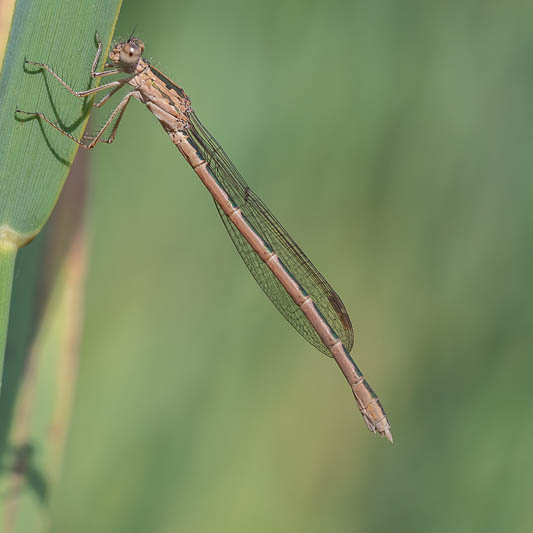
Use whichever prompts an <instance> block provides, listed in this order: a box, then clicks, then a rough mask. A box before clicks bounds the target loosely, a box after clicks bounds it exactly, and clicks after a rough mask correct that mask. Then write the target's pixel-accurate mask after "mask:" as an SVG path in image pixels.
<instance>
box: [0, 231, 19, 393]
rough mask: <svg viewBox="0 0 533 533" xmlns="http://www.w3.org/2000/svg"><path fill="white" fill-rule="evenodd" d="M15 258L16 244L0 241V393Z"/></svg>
mask: <svg viewBox="0 0 533 533" xmlns="http://www.w3.org/2000/svg"><path fill="white" fill-rule="evenodd" d="M16 256H17V246H16V244H15V243H13V242H10V241H6V240H0V391H1V389H2V376H3V371H4V354H5V349H6V339H7V324H8V321H9V307H10V303H11V288H12V286H13V272H14V270H15V257H16Z"/></svg>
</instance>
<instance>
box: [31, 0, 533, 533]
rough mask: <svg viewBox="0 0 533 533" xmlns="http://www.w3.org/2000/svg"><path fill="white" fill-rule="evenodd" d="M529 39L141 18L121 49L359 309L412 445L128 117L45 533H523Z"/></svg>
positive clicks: (375, 374)
mask: <svg viewBox="0 0 533 533" xmlns="http://www.w3.org/2000/svg"><path fill="white" fill-rule="evenodd" d="M532 21H533V4H532V5H529V6H528V5H527V4H525V3H523V2H506V3H503V2H496V1H484V2H480V1H473V0H472V1H464V0H463V1H460V2H459V1H449V2H442V3H439V2H422V1H414V0H406V1H404V2H394V1H385V2H351V1H335V0H332V1H330V2H327V3H326V2H311V1H306V2H303V1H291V2H287V1H286V2H277V1H272V2H260V1H249V0H248V1H243V0H239V1H237V0H228V1H226V2H223V3H222V2H216V1H214V0H211V1H204V0H197V1H195V2H171V1H169V0H166V1H154V2H150V3H149V4H148V5H147V3H146V2H144V1H140V0H130V1H128V2H125V3H124V6H123V9H122V11H121V16H120V19H119V23H118V28H117V33H116V35H117V37H120V38H123V37H127V36H128V34H129V33H130V32H131V31H132V30H133V28H134V27H136V30H135V34H136V35H137V36H138V37H140V38H142V39H143V40H144V41H145V44H146V50H145V52H146V53H145V55H146V57H147V58H148V59H150V60H152V62H153V63H154V64H155V65H156V66H157V67H159V68H160V69H162V70H163V71H164V72H165V73H167V74H168V75H169V76H170V77H171V78H173V79H174V80H175V81H176V82H178V83H179V84H180V85H182V86H183V87H184V88H185V90H186V91H187V92H188V94H189V96H190V97H191V99H192V102H193V106H194V108H195V109H196V111H197V113H198V115H199V117H200V118H201V120H202V121H203V122H204V123H205V124H206V125H207V127H208V128H209V129H210V130H211V132H212V133H213V134H214V135H215V137H216V138H217V139H218V140H219V142H220V143H221V144H222V145H223V146H224V148H225V149H226V151H227V153H228V154H229V155H230V157H231V158H232V160H233V161H234V163H235V164H236V165H237V167H238V168H239V169H240V170H241V172H242V173H243V175H244V176H245V177H246V179H247V180H248V182H249V184H250V186H251V187H252V188H253V189H254V190H255V191H256V192H257V193H258V194H259V196H261V197H262V198H263V199H264V200H265V202H266V203H267V204H268V205H269V206H270V207H271V208H272V210H273V212H274V213H275V214H276V215H277V216H278V218H279V219H280V220H281V221H282V223H283V224H284V226H285V227H286V228H287V229H288V230H289V232H290V233H291V234H292V235H293V237H294V238H295V240H296V241H297V242H298V243H299V244H300V245H301V247H302V248H303V249H304V251H305V252H306V253H307V254H308V255H309V257H310V258H311V259H312V261H313V262H314V263H315V265H316V266H317V267H318V268H319V269H320V270H321V271H322V273H323V274H324V275H325V276H326V278H327V279H328V280H329V281H330V283H331V284H332V285H333V287H334V288H335V289H336V290H337V291H338V292H339V294H340V295H341V297H342V299H343V301H344V303H345V305H346V307H347V308H348V310H349V312H350V314H351V317H352V321H353V322H354V326H355V330H356V347H355V349H354V352H353V353H354V357H355V358H356V360H357V362H358V364H360V366H361V368H362V370H363V371H364V372H365V374H366V375H367V377H368V380H369V382H370V383H371V384H372V386H373V387H374V388H375V389H376V391H377V392H378V394H379V395H380V397H381V399H382V402H383V404H384V406H385V408H386V410H387V413H388V415H389V417H390V420H391V422H392V425H393V428H392V429H393V434H394V437H395V444H394V445H393V446H390V445H389V444H388V443H387V442H386V441H383V440H380V439H378V438H376V437H374V436H372V435H371V434H370V433H369V432H368V431H367V430H366V428H365V426H364V424H363V422H362V420H361V417H360V415H359V413H358V411H357V409H356V407H355V405H354V402H353V398H352V395H351V392H350V390H349V388H348V387H347V385H346V383H345V382H344V378H343V377H342V375H341V374H340V372H339V370H338V369H337V367H336V365H335V364H334V363H333V361H331V360H329V359H328V358H326V357H324V356H322V355H321V354H319V352H317V351H316V350H314V349H313V348H312V346H310V345H308V344H307V343H306V342H305V341H304V340H303V339H302V338H301V337H300V336H299V335H298V334H297V333H296V332H295V331H294V330H293V329H292V328H291V327H290V326H289V325H288V324H287V323H285V321H284V320H283V318H282V317H281V316H280V315H279V314H278V312H277V311H276V309H275V308H274V307H273V306H272V305H271V304H270V303H269V302H268V300H267V299H266V298H265V297H264V295H263V294H262V292H261V290H260V289H259V288H258V287H257V286H256V284H255V282H254V281H253V279H252V278H251V276H250V275H249V274H248V272H247V270H246V268H245V267H244V265H243V264H242V262H241V259H240V257H239V256H238V254H237V252H236V251H235V249H234V248H233V245H232V244H231V241H230V240H229V238H228V237H227V236H226V234H225V230H224V228H223V226H222V224H221V223H220V221H219V219H218V215H217V213H216V210H215V208H214V206H213V205H212V201H211V200H210V198H209V195H208V193H207V192H206V191H205V190H204V189H203V186H202V185H201V183H200V182H199V180H198V179H197V177H196V176H195V174H194V173H193V172H192V170H191V169H190V168H189V167H188V165H187V164H186V162H185V161H184V160H183V158H182V157H181V156H180V154H179V152H178V151H177V150H176V148H175V147H174V146H173V145H172V143H171V142H170V141H169V139H168V138H167V136H166V135H165V133H164V131H163V130H162V129H161V127H160V125H159V124H158V122H157V121H156V120H155V118H154V117H153V116H151V115H150V113H148V112H147V111H146V110H145V109H143V107H142V106H140V105H137V104H132V105H131V106H130V108H129V109H128V113H127V114H126V116H125V118H124V120H123V123H122V124H121V127H120V130H119V134H118V136H117V140H116V142H115V143H114V145H112V146H105V145H104V146H100V147H98V149H97V150H95V152H94V153H93V154H91V160H90V165H91V180H90V206H89V225H90V235H91V255H90V264H89V277H88V287H87V307H86V318H85V325H84V335H83V345H82V356H81V363H80V369H79V383H78V385H77V394H76V402H75V406H74V412H73V417H72V426H71V432H70V439H69V442H68V446H67V455H66V458H65V464H64V469H63V479H62V482H61V485H60V487H59V490H58V493H57V494H55V495H54V500H53V520H52V523H53V531H55V532H61V533H63V532H64V533H67V532H68V533H70V532H72V531H76V532H77V533H80V532H95V531H98V532H99V533H103V532H113V533H119V532H128V533H134V532H139V533H141V532H143V533H144V532H147V531H150V532H165V533H166V532H174V531H180V532H181V531H186V532H202V533H203V532H215V531H216V532H217V533H221V532H225V531H228V532H241V531H242V532H254V533H256V532H272V531H279V532H291V533H295V532H304V531H305V532H326V531H327V532H331V531H335V532H352V531H354V532H355V531H362V532H363V531H364V532H381V533H383V532H395V533H396V532H403V531H405V532H419V531H420V532H427V531H432V532H449V531H454V532H470V531H484V532H489V531H494V532H501V531H523V532H526V531H531V530H532V528H533V510H532V506H531V501H532V499H533V481H532V480H531V473H532V469H533V460H532V455H533V451H532V450H533V417H532V414H531V408H532V407H533V402H532V399H531V398H532V391H531V376H532V374H533V358H532V355H533V354H532V346H533V342H532V341H533V338H532V337H533V335H532V332H533V323H532V322H533V320H532V319H533V312H532V311H533V309H532V307H533V304H532V301H533V298H532V296H533V294H532V290H531V282H530V277H531V271H532V267H533V249H532V245H531V224H532V222H533V213H532V209H531V206H532V205H533V204H532V201H533V185H532V183H531V177H532V170H533V157H532V150H531V148H532V145H533V139H532V124H533V104H532V100H533V98H532V95H533V32H532V28H533V24H532ZM95 29H97V28H95ZM88 44H92V43H88ZM87 67H88V68H89V67H90V65H87ZM73 208H74V209H75V208H76V207H75V206H73ZM31 246H36V245H35V244H32V245H31Z"/></svg>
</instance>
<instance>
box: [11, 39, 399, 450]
mask: <svg viewBox="0 0 533 533" xmlns="http://www.w3.org/2000/svg"><path fill="white" fill-rule="evenodd" d="M96 40H97V42H98V50H97V52H96V56H95V58H94V61H93V65H92V69H91V77H92V78H103V77H104V76H110V75H113V74H125V75H126V77H124V78H122V79H119V80H115V81H111V82H110V83H106V84H104V85H100V86H99V87H95V88H92V89H89V90H86V91H75V90H74V89H72V88H71V87H70V86H69V85H67V83H65V81H63V80H62V79H61V77H60V76H58V75H57V74H56V73H55V72H54V71H53V70H52V69H51V68H50V67H49V66H48V65H45V64H43V63H36V62H34V61H26V63H27V64H30V65H35V66H38V67H41V68H44V69H45V70H46V71H48V72H49V73H50V74H51V75H52V76H53V77H54V78H55V79H56V80H57V81H58V82H59V83H61V85H63V87H65V89H67V90H68V91H70V92H71V93H72V94H73V95H75V96H78V97H85V96H89V95H92V94H94V93H97V92H101V91H109V92H108V93H107V94H106V95H105V96H104V97H103V98H102V99H100V100H99V101H98V102H95V103H94V106H95V107H101V106H102V105H103V104H105V103H106V102H107V101H108V100H109V98H110V97H111V96H112V95H113V94H115V93H116V92H117V91H118V90H119V89H121V88H122V87H124V86H129V87H130V88H131V90H130V91H129V92H128V93H127V94H126V95H125V96H124V97H123V98H122V99H121V100H120V103H119V104H118V105H117V106H116V107H115V109H114V110H113V112H112V113H111V114H110V115H109V118H108V119H107V120H106V122H105V124H104V125H103V127H102V128H101V129H100V131H99V132H98V133H97V134H96V135H95V136H94V137H83V138H82V140H78V139H77V138H76V137H74V136H73V135H71V134H70V133H69V132H67V131H64V130H62V129H61V128H60V127H59V126H58V125H57V124H55V123H54V122H52V121H51V120H49V119H48V118H47V117H46V116H44V115H43V114H42V113H38V112H28V111H22V110H17V112H18V113H23V114H25V115H31V116H37V117H40V118H41V119H42V120H44V121H45V122H47V123H48V124H50V125H51V126H52V127H54V128H55V129H56V130H58V131H60V132H61V133H62V134H63V135H66V136H67V137H69V138H70V139H72V140H73V141H74V142H76V143H78V144H79V145H80V146H82V147H83V148H87V149H91V148H94V146H95V145H96V143H98V142H107V143H111V142H113V139H114V138H115V135H116V132H117V128H118V125H119V123H120V120H121V118H122V116H123V114H124V110H125V109H126V106H127V105H128V103H129V101H130V100H131V99H132V98H135V99H136V100H139V101H140V102H142V103H143V104H145V105H146V107H147V108H148V109H149V110H150V111H151V112H152V113H153V114H154V115H155V116H156V117H157V119H158V120H159V122H160V123H161V125H162V126H163V128H164V130H165V131H166V132H167V134H168V135H169V137H170V139H171V140H172V142H173V143H174V144H175V145H176V146H177V148H178V150H179V151H180V152H181V153H182V155H183V156H184V157H185V159H186V160H187V162H188V163H189V164H190V165H191V167H192V168H193V170H194V171H195V172H196V174H197V175H198V177H199V178H200V179H201V180H202V182H203V184H204V185H205V186H206V187H207V189H208V191H209V192H210V193H211V195H212V196H213V199H214V200H215V206H216V208H217V210H218V212H219V214H220V218H221V219H222V222H223V224H224V226H225V227H226V230H227V231H228V233H229V236H230V237H231V239H232V241H233V243H234V244H235V247H236V248H237V250H238V252H239V254H240V255H241V257H242V259H243V260H244V262H245V263H246V266H247V267H248V269H249V270H250V272H251V273H252V275H253V277H254V278H255V279H256V281H257V283H258V284H259V285H260V287H261V288H262V289H263V291H264V292H265V293H266V295H267V296H268V297H269V298H270V300H272V302H273V303H274V305H275V306H276V307H277V308H278V310H279V311H280V312H281V313H282V314H283V316H284V317H285V318H286V319H287V320H288V321H289V322H290V323H291V324H292V325H293V326H294V328H296V330H297V331H298V332H299V333H300V334H301V335H302V336H303V337H304V338H305V339H307V340H308V341H309V342H310V343H311V344H312V345H314V346H315V347H316V348H318V349H319V350H320V351H321V352H323V353H325V354H326V355H330V356H332V357H333V358H334V359H335V361H336V362H337V364H338V365H339V367H340V369H341V370H342V373H343V374H344V376H345V377H346V379H347V381H348V383H349V385H350V387H351V389H352V392H353V394H354V396H355V399H356V402H357V406H358V407H359V411H360V412H361V414H362V415H363V418H364V420H365V422H366V425H367V427H368V428H369V429H370V431H372V432H377V433H378V434H380V435H381V436H385V437H387V438H388V439H389V440H390V441H391V442H392V434H391V432H390V423H389V421H388V419H387V416H386V415H385V411H384V410H383V407H382V406H381V403H380V401H379V399H378V397H377V396H376V394H375V393H374V391H373V390H372V389H371V387H370V385H369V384H368V383H367V382H366V380H365V378H364V376H363V374H362V372H361V371H360V370H359V368H358V367H357V365H356V364H355V363H354V361H353V360H352V358H351V357H350V354H349V352H350V350H351V349H352V347H353V340H354V339H353V329H352V324H351V322H350V318H349V316H348V313H347V311H346V308H345V307H344V304H343V303H342V301H341V299H340V298H339V296H338V295H337V293H336V292H335V291H334V290H333V289H332V288H331V286H330V285H329V283H328V282H327V281H326V280H325V279H324V277H323V276H322V274H320V272H319V271H318V270H317V269H316V268H315V267H314V265H313V264H312V263H311V261H309V259H308V258H307V257H306V255H305V254H304V253H303V252H302V250H301V249H300V247H299V246H298V245H297V244H296V243H295V242H294V241H293V239H292V238H291V237H290V235H289V234H288V233H287V232H286V231H285V229H284V228H283V226H282V225H281V224H280V223H279V222H278V221H277V219H276V218H275V217H274V215H272V213H271V212H270V211H269V209H268V208H267V207H266V205H265V204H264V203H263V202H262V201H261V200H260V199H259V198H258V197H257V195H256V194H255V193H254V192H253V191H252V190H251V189H250V188H249V187H248V185H247V184H246V182H245V181H244V179H243V177H242V176H241V175H240V173H239V171H238V170H237V169H236V168H235V166H234V165H233V163H232V162H231V161H230V159H229V157H228V156H227V155H226V154H225V152H224V150H223V149H222V147H221V146H220V145H219V144H218V143H217V141H216V140H215V139H214V138H213V136H212V135H211V134H210V133H209V132H208V131H207V129H206V128H205V127H204V125H203V124H202V123H201V122H200V120H199V119H198V117H197V116H196V113H195V112H194V111H193V110H192V108H191V101H190V99H189V97H188V96H187V95H186V94H185V91H184V90H183V89H182V88H181V87H180V86H179V85H177V84H176V83H174V82H173V81H171V80H170V79H169V78H167V77H166V76H165V75H164V74H162V73H161V72H160V71H159V70H157V69H156V68H155V67H154V66H153V65H151V64H150V63H149V62H148V61H147V60H146V59H144V58H143V57H142V53H143V50H144V44H143V42H142V41H141V40H139V39H136V38H134V37H130V38H129V39H128V40H127V41H125V42H121V43H118V44H117V45H115V46H114V47H113V49H112V50H111V52H110V54H109V62H108V63H106V65H105V66H104V68H103V70H102V72H97V71H96V69H97V66H98V62H99V60H100V56H101V54H102V43H101V41H100V39H99V38H98V34H97V35H96ZM108 129H111V133H110V134H109V136H108V137H107V138H104V133H105V132H106V130H108Z"/></svg>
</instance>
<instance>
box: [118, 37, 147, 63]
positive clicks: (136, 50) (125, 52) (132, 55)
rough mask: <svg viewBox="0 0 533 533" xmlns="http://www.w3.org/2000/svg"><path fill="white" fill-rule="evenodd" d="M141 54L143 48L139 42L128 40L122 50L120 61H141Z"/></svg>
mask: <svg viewBox="0 0 533 533" xmlns="http://www.w3.org/2000/svg"><path fill="white" fill-rule="evenodd" d="M141 54H142V48H141V47H140V46H139V45H138V44H137V43H134V42H127V43H126V44H124V46H123V47H122V50H121V51H120V61H121V63H126V64H127V65H132V64H134V63H137V61H139V58H140V57H141Z"/></svg>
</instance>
